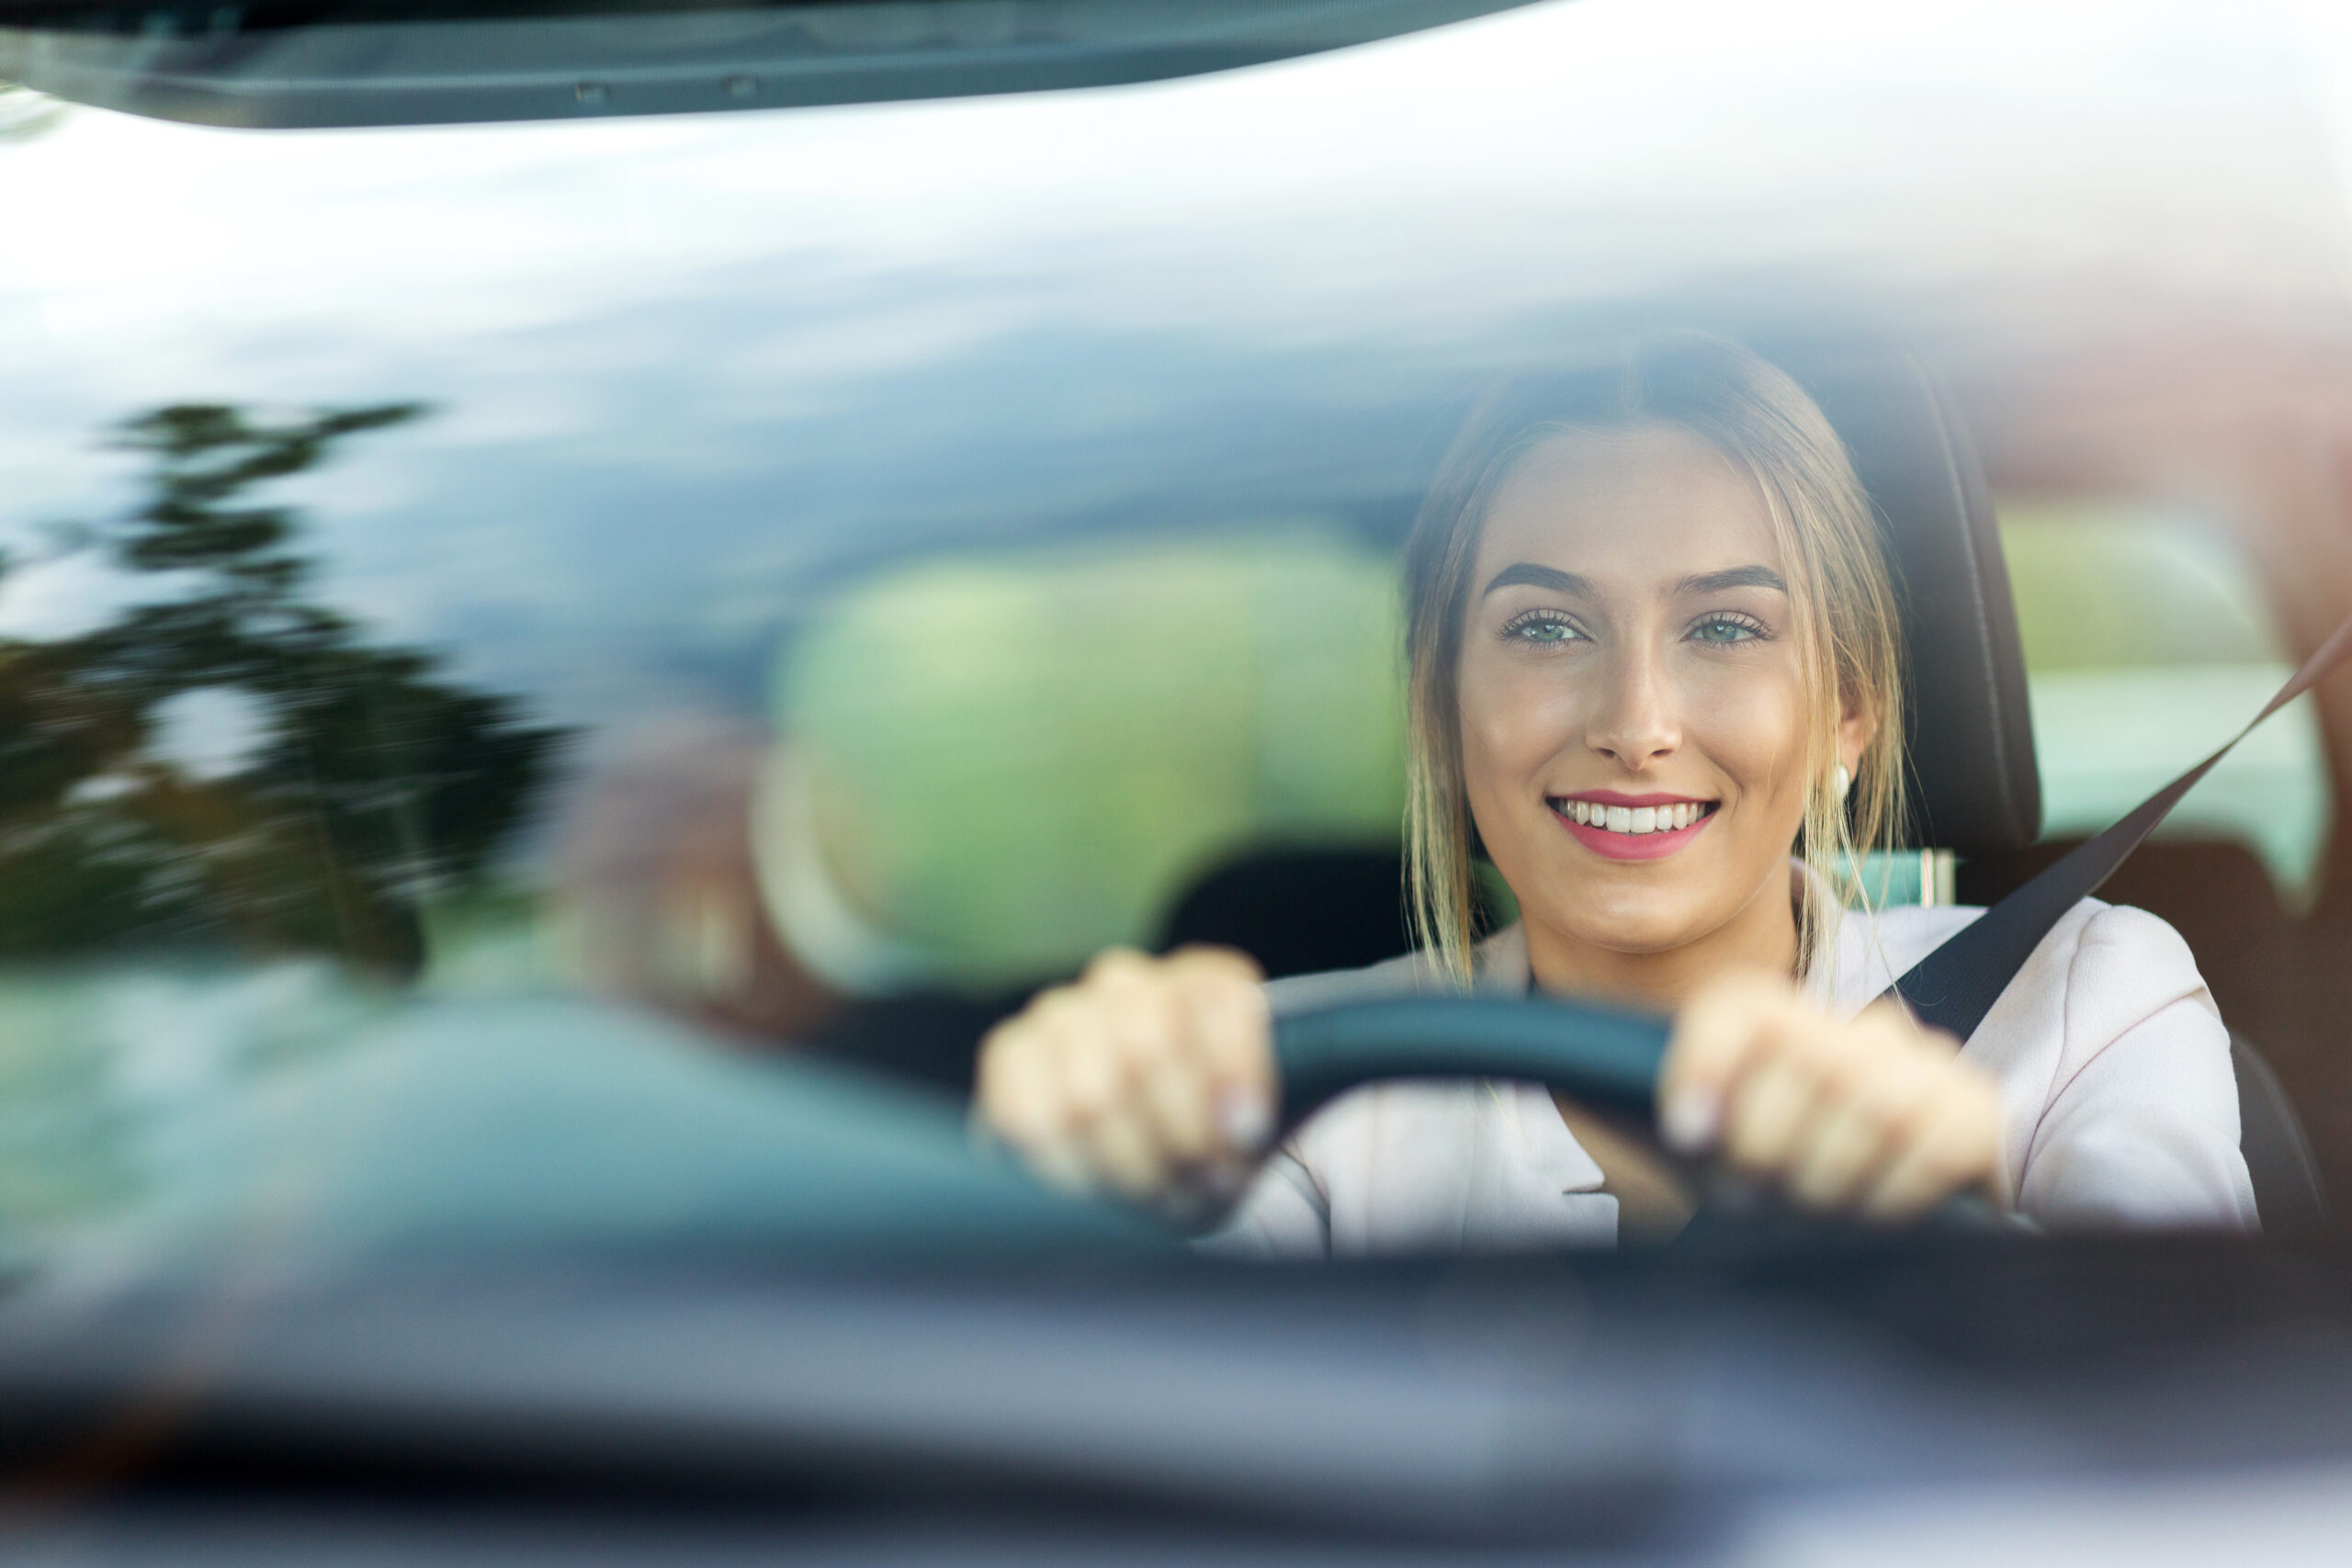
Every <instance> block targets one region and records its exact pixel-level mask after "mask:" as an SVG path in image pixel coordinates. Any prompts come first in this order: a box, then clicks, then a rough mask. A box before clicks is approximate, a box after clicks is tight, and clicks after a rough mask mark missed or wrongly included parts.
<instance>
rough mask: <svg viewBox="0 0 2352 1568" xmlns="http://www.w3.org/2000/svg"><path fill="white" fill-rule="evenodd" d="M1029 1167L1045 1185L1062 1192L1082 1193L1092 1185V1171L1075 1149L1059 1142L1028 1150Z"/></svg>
mask: <svg viewBox="0 0 2352 1568" xmlns="http://www.w3.org/2000/svg"><path fill="white" fill-rule="evenodd" d="M1029 1168H1030V1169H1031V1170H1033V1171H1035V1173H1036V1175H1037V1179H1039V1180H1041V1181H1043V1182H1044V1183H1045V1184H1046V1186H1048V1187H1052V1188H1056V1189H1057V1190H1061V1191H1064V1192H1070V1193H1083V1192H1086V1191H1088V1190H1091V1188H1092V1187H1093V1185H1094V1182H1093V1177H1092V1173H1091V1172H1090V1171H1089V1170H1088V1169H1087V1167H1086V1162H1085V1161H1084V1160H1082V1159H1080V1157H1079V1156H1078V1154H1077V1151H1075V1150H1073V1149H1070V1148H1069V1147H1067V1146H1065V1145H1060V1144H1047V1145H1044V1146H1043V1147H1040V1148H1035V1149H1032V1150H1030V1151H1029Z"/></svg>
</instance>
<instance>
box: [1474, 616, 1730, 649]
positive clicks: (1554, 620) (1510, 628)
mask: <svg viewBox="0 0 2352 1568" xmlns="http://www.w3.org/2000/svg"><path fill="white" fill-rule="evenodd" d="M1536 626H1558V627H1561V628H1562V629H1564V630H1565V631H1567V632H1569V633H1571V634H1573V635H1571V636H1568V637H1530V636H1529V635H1528V633H1529V632H1530V631H1531V630H1532V629H1533V628H1535V627H1536ZM1709 626H1733V627H1736V628H1737V629H1738V630H1740V631H1742V632H1745V633H1747V636H1745V637H1723V638H1707V637H1700V636H1699V634H1700V633H1701V632H1702V631H1704V630H1705V629H1706V628H1707V627H1709ZM1684 635H1685V636H1687V637H1691V638H1692V639H1694V640H1697V641H1713V642H1714V643H1715V644H1716V646H1717V647H1734V646H1736V645H1737V644H1739V643H1743V642H1758V641H1769V640H1770V637H1771V636H1772V632H1771V628H1770V627H1769V626H1766V625H1765V624H1764V623H1763V622H1761V621H1759V620H1758V619H1757V618H1756V617H1755V616H1753V615H1741V614H1740V613H1738V612H1737V611H1736V610H1716V611H1713V612H1712V613H1711V614H1708V615H1702V616H1700V617H1699V618H1698V619H1697V620H1695V621H1693V622H1691V629H1690V631H1689V632H1687V633H1685V634H1684ZM1503 636H1504V637H1506V638H1509V639H1510V640H1511V641H1514V642H1531V643H1538V644H1544V643H1549V644H1555V645H1556V644H1559V643H1566V642H1576V641H1579V640H1584V639H1585V631H1584V628H1583V627H1582V626H1577V624H1576V622H1574V621H1572V620H1570V619H1569V618H1568V617H1567V616H1566V615H1562V614H1560V613H1559V612H1558V611H1557V610H1528V611H1524V612H1522V613H1521V614H1520V615H1513V616H1512V617H1511V618H1510V621H1508V622H1507V623H1505V625H1504V626H1503Z"/></svg>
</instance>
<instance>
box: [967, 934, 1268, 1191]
mask: <svg viewBox="0 0 2352 1568" xmlns="http://www.w3.org/2000/svg"><path fill="white" fill-rule="evenodd" d="M1263 980H1264V976H1262V975H1261V973H1260V971H1259V968H1258V966H1257V964H1254V963H1252V962H1251V961H1250V958H1249V957H1248V956H1246V955H1245V954H1242V953H1235V952H1231V951H1228V950H1226V949H1221V948H1188V949H1185V950H1184V951H1182V952H1180V953H1174V954H1172V955H1170V956H1169V957H1166V958H1151V957H1147V956H1146V955H1144V954H1142V953H1136V952H1133V951H1130V950H1127V949H1113V950H1112V951H1110V952H1107V953H1103V954H1102V955H1101V956H1100V957H1098V958H1096V959H1095V960H1094V962H1093V963H1092V964H1089V965H1088V966H1087V969H1086V973H1085V974H1084V975H1083V976H1080V978H1079V979H1078V980H1077V981H1075V982H1073V983H1072V984H1070V985H1067V986H1057V987H1054V988H1053V989H1051V990H1048V991H1043V992H1040V993H1039V994H1038V995H1037V996H1036V997H1035V998H1034V999H1032V1000H1031V1002H1030V1003H1029V1005H1028V1006H1027V1007H1026V1008H1023V1010H1021V1011H1020V1012H1019V1013H1017V1014H1015V1015H1014V1016H1013V1017H1012V1018H1009V1019H1007V1020H1005V1021H1003V1022H1002V1023H1000V1024H998V1025H997V1026H996V1028H995V1029H993V1030H991V1031H990V1032H989V1036H988V1038H987V1039H986V1040H985V1041H983V1042H982V1043H981V1045H980V1057H979V1071H978V1089H977V1090H976V1093H975V1096H974V1109H975V1112H976V1114H977V1115H978V1119H979V1121H980V1122H981V1123H982V1124H983V1125H984V1126H985V1127H986V1128H987V1129H988V1130H989V1132H990V1133H992V1134H995V1135H996V1136H997V1137H999V1138H1001V1139H1002V1140H1003V1141H1004V1142H1005V1143H1006V1144H1008V1145H1011V1146H1012V1149H1013V1150H1014V1151H1015V1152H1016V1153H1018V1154H1019V1155H1020V1156H1021V1157H1022V1158H1023V1160H1024V1161H1025V1162H1026V1163H1027V1164H1028V1165H1029V1167H1030V1168H1031V1169H1033V1170H1035V1172H1036V1173H1037V1174H1038V1175H1039V1176H1040V1177H1042V1178H1044V1179H1046V1180H1047V1181H1049V1182H1051V1183H1053V1184H1054V1185H1055V1186H1057V1187H1061V1188H1065V1189H1068V1190H1074V1191H1092V1190H1109V1191H1111V1192H1114V1193H1116V1194H1118V1195H1119V1196H1121V1197H1124V1198H1127V1199H1130V1200H1133V1201H1138V1202H1143V1203H1148V1204H1150V1205H1151V1206H1153V1207H1155V1208H1158V1209H1160V1210H1162V1211H1163V1212H1165V1213H1170V1214H1171V1215H1174V1216H1176V1217H1179V1218H1182V1219H1186V1220H1193V1221H1198V1220H1201V1219H1204V1218H1207V1217H1211V1216H1213V1215H1214V1214H1215V1213H1218V1212H1220V1211H1221V1210H1222V1209H1223V1208H1224V1207H1225V1205H1227V1203H1229V1202H1230V1201H1232V1199H1233V1197H1234V1196H1235V1195H1236V1194H1237V1193H1238V1191H1239V1190H1240V1187H1241V1184H1242V1183H1243V1181H1244V1180H1246V1179H1247V1178H1248V1176H1249V1172H1250V1168H1251V1167H1252V1166H1253V1165H1254V1163H1255V1161H1256V1158H1257V1156H1258V1154H1259V1153H1260V1151H1261V1149H1262V1147H1263V1146H1264V1144H1265V1141H1266V1139H1267V1137H1268V1136H1269V1135H1271V1134H1272V1131H1273V1125H1274V1111H1275V1106H1274V1100H1275V1087H1274V1081H1275V1080H1274V1057H1273V1026H1272V1020H1271V1018H1270V1016H1269V1014H1268V1012H1267V1010H1266V997H1265V992H1264V990H1263V989H1262V983H1263Z"/></svg>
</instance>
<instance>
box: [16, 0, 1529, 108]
mask: <svg viewBox="0 0 2352 1568" xmlns="http://www.w3.org/2000/svg"><path fill="white" fill-rule="evenodd" d="M1527 3H1529V0H1246V3H1239V4H1237V3H1233V0H865V3H852V0H816V3H802V4H785V5H764V6H763V5H736V6H721V5H712V6H674V5H671V6H665V5H662V4H660V3H659V0H640V3H639V4H636V5H629V4H626V3H621V4H616V3H614V0H591V3H589V4H572V5H564V4H561V3H560V0H557V3H549V0H539V3H533V0H520V3H517V0H489V3H488V4H485V5H482V6H472V7H456V6H449V5H447V4H446V3H442V4H433V3H416V0H390V3H386V4H375V5H364V6H355V5H325V4H309V5H285V4H280V5H267V4H264V5H247V6H220V5H216V4H210V3H206V4H200V5H198V4H186V3H178V4H167V5H148V6H138V5H130V6H124V5H107V6H94V5H83V4H55V3H52V4H21V3H20V4H13V5H12V4H6V3H4V0H0V80H7V81H15V82H19V83H22V84H23V85H26V86H28V87H33V88H36V89H38V90H40V92H43V93H47V94H50V95H51V96H55V97H59V98H63V99H67V100H69V101H71V102H74V103H80V104H88V105H93V106H96V107H102V108H110V109H119V110H121V111H123V112H125V113H129V114H136V115H144V116H147V117H149V118H156V119H174V120H184V121H187V122H190V123H193V124H198V125H217V126H230V127H244V128H252V129H288V128H297V127H322V126H368V125H446V124H459V123H469V122H478V121H486V120H515V119H582V118H605V117H607V116H612V115H640V114H691V113H698V112H707V111H711V110H724V109H752V108H786V107H809V106H813V105H820V104H859V103H884V102H891V101H897V100H901V99H909V98H948V97H968V96H981V95H987V94H998V93H1025V92H1037V91H1043V90H1048V89H1054V88H1068V87H1097V86H1110V85H1117V84H1121V83H1132V82H1150V81H1159V80H1163V79H1166V78H1169V77H1175V76H1192V75H1198V74H1201V73H1206V72H1212V71H1226V70H1231V69H1233V68H1235V67H1238V66H1244V65H1255V64H1261V63H1263V62H1268V61H1274V60H1286V59H1290V58H1293V57H1295V56H1298V55H1303V54H1314V53H1318V52H1320V51H1325V50H1332V49H1341V48H1345V47H1347V46H1349V45H1351V44H1359V43H1366V42H1370V41H1372V40H1374V39H1383V38H1390V37H1394V36H1396V35H1397V34H1400V33H1408V32H1415V31H1419V30H1420V29H1423V28H1433V27H1439V26H1442V25H1443V24H1445V23H1448V22H1454V21H1460V20H1463V19H1464V18H1466V17H1476V16H1482V15H1485V14H1487V13H1489V12H1494V11H1503V10H1510V9H1512V8H1514V7H1515V6H1521V5H1525V4H1527Z"/></svg>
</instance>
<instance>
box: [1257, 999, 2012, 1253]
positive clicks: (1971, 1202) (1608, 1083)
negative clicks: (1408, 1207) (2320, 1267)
mask: <svg viewBox="0 0 2352 1568" xmlns="http://www.w3.org/2000/svg"><path fill="white" fill-rule="evenodd" d="M1670 1034H1671V1025H1670V1024H1669V1023H1668V1021H1667V1020H1665V1019H1662V1018H1659V1017H1657V1016H1656V1015H1654V1014H1648V1013H1640V1012H1632V1011H1626V1010H1619V1009H1614V1008H1607V1007H1601V1006H1598V1005H1595V1004H1592V1003H1587V1002H1574V1001H1564V1000H1560V999H1557V998H1548V997H1531V998H1525V999H1520V998H1502V997H1461V996H1427V995H1408V996H1400V997H1395V998H1384V999H1379V1000H1373V1001H1356V1002H1346V1003H1341V1004H1340V1005H1337V1006H1333V1007H1325V1008H1308V1009H1300V1010H1293V1011H1287V1012H1282V1013H1278V1014H1277V1015H1276V1016H1275V1018H1274V1030H1273V1048H1274V1065H1275V1072H1276V1076H1277V1078H1278V1081H1279V1084H1280V1092H1281V1096H1282V1102H1281V1107H1280V1112H1279V1124H1280V1126H1281V1128H1282V1132H1283V1134H1288V1133H1290V1132H1292V1131H1293V1130H1295V1129H1296V1128H1297V1127H1298V1126H1300V1125H1301V1124H1303V1123H1304V1122H1306V1121H1307V1120H1308V1119H1309V1118H1311V1117H1312V1116H1313V1115H1314V1114H1315V1113H1316V1111H1319V1110H1321V1109H1322V1108H1323V1107H1324V1106H1325V1105H1326V1104H1328V1103H1329V1102H1330V1101H1331V1100H1334V1099H1336V1098H1337V1097H1338V1096H1340V1095H1341V1094H1344V1093H1346V1092H1348V1091H1349V1090H1350V1089H1357V1088H1361V1087H1363V1086H1364V1085H1366V1084H1373V1083H1384V1082H1391V1081H1395V1080H1397V1079H1411V1078H1422V1079H1449V1078H1450V1079H1457V1080H1458V1079H1463V1078H1500V1079H1509V1080H1513V1081H1519V1082H1528V1083H1540V1084H1542V1085H1544V1087H1545V1088H1547V1089H1554V1090H1556V1091H1557V1092H1559V1093H1561V1094H1565V1095H1566V1096H1568V1097H1569V1098H1570V1099H1572V1100H1579V1101H1581V1102H1583V1103H1585V1104H1588V1105H1592V1106H1595V1107H1597V1108H1605V1109H1609V1110H1614V1111H1625V1112H1629V1113H1631V1114H1633V1115H1635V1116H1638V1117H1640V1118H1642V1119H1643V1120H1644V1121H1645V1122H1647V1121H1653V1120H1655V1118H1656V1116H1657V1076H1658V1069H1659V1067H1660V1066H1661V1065H1662V1064H1663V1063H1664V1061H1665V1059H1666V1047H1667V1042H1668V1038H1669V1036H1670ZM1702 1213H1703V1214H1704V1217H1705V1219H1706V1220H1707V1228H1708V1229H1710V1230H1714V1229H1721V1228H1724V1221H1725V1220H1729V1221H1730V1222H1732V1224H1735V1225H1737V1224H1758V1223H1765V1224H1774V1225H1778V1226H1781V1227H1782V1228H1785V1227H1786V1225H1787V1224H1788V1221H1789V1211H1788V1210H1787V1209H1786V1208H1785V1207H1781V1206H1777V1205H1771V1204H1758V1205H1750V1206H1747V1207H1744V1208H1742V1209H1736V1210H1730V1211H1725V1210H1724V1209H1721V1208H1720V1207H1710V1208H1708V1209H1706V1210H1705V1211H1702ZM1914 1228H1916V1229H1921V1230H1928V1231H1934V1232H1945V1233H1953V1234H1973V1235H1985V1234H1997V1235H2018V1234H2020V1233H2019V1231H2018V1227H2017V1225H2016V1224H2014V1223H2013V1222H2012V1221H2010V1220H2009V1219H2008V1218H2007V1217H2005V1216H2003V1215H2002V1214H2001V1213H1999V1212H1998V1211H1996V1209H1994V1208H1993V1206H1992V1205H1991V1204H1989V1203H1987V1202H1985V1201H1984V1200H1983V1199H1981V1198H1978V1197H1973V1196H1968V1195H1962V1196H1957V1197H1952V1198H1948V1199H1946V1200H1945V1201H1943V1202H1942V1203H1940V1204H1939V1205H1938V1206H1937V1207H1935V1208H1934V1209H1931V1210H1930V1211H1928V1213H1927V1214H1926V1215H1924V1216H1922V1218H1921V1219H1920V1220H1919V1221H1918V1222H1917V1224H1916V1226H1915V1227H1914Z"/></svg>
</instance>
